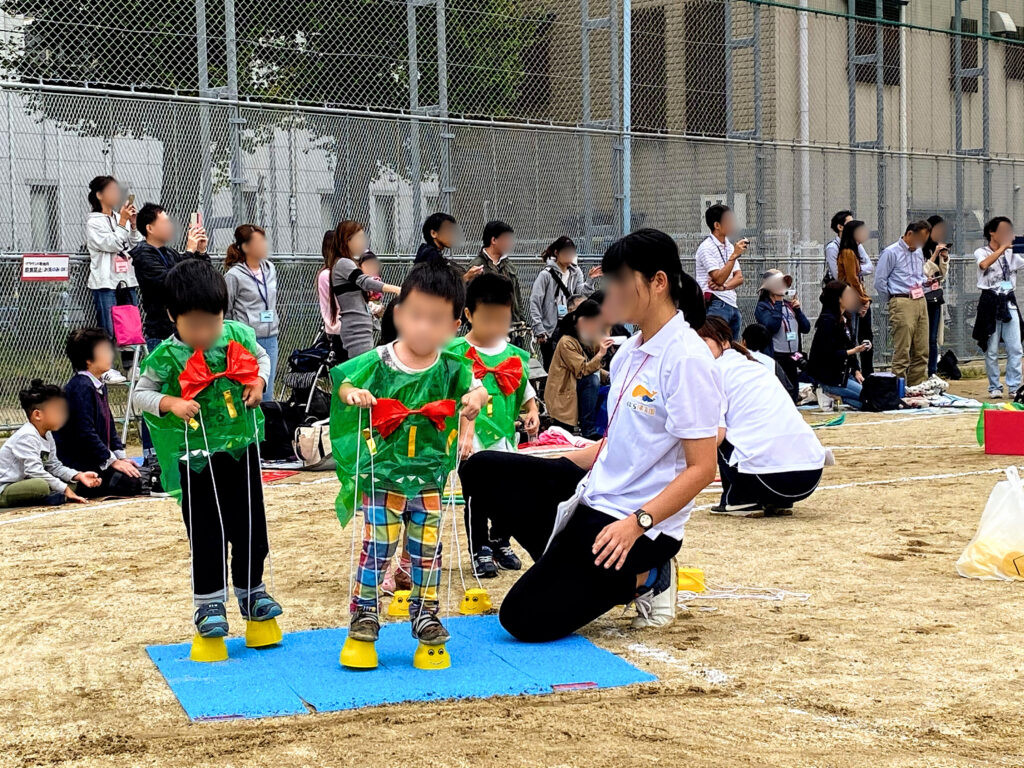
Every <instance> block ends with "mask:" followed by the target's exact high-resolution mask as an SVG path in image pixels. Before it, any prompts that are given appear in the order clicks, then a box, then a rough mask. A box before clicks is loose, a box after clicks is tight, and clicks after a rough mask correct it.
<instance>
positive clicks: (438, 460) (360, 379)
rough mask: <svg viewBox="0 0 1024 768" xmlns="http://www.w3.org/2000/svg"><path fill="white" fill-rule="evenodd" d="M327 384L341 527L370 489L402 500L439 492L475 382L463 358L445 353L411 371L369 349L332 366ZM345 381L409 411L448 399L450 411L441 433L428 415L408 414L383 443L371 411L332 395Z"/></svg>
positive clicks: (451, 462)
mask: <svg viewBox="0 0 1024 768" xmlns="http://www.w3.org/2000/svg"><path fill="white" fill-rule="evenodd" d="M331 380H332V382H333V387H334V392H333V395H332V397H331V446H332V449H333V453H334V460H335V464H336V465H337V468H338V480H340V481H341V490H340V491H339V492H338V497H337V499H336V501H335V511H336V512H337V514H338V520H339V521H340V522H341V524H342V526H344V525H347V524H348V521H349V520H351V519H352V515H353V514H354V512H355V507H356V505H357V504H358V503H360V502H359V500H358V499H357V496H358V495H360V494H363V493H369V492H371V491H372V490H373V489H374V488H376V489H378V490H387V491H396V492H398V493H402V494H404V495H406V496H415V495H417V494H419V493H422V492H423V491H428V490H440V489H441V487H442V486H443V485H444V482H445V479H446V478H447V477H448V473H449V472H451V471H452V470H453V469H454V468H455V464H456V461H457V459H458V445H457V444H456V440H457V437H458V431H459V413H458V409H459V408H460V407H461V400H462V396H463V395H465V394H466V393H467V392H468V391H469V388H470V386H471V384H472V383H473V374H472V372H471V371H470V367H469V361H468V360H466V359H465V358H461V357H458V356H457V355H453V354H452V353H450V352H448V351H443V352H441V355H440V357H439V359H438V361H437V362H436V363H435V364H434V365H433V366H431V367H430V368H429V369H427V370H426V371H422V372H419V373H414V374H410V373H406V372H404V371H400V370H396V369H394V368H391V367H389V366H387V365H385V364H384V362H383V361H382V360H381V359H380V353H379V352H378V351H377V349H371V350H370V351H369V352H365V353H363V354H361V355H359V356H358V357H354V358H352V359H351V360H348V361H346V362H344V363H342V364H341V365H339V366H336V367H335V368H334V369H333V370H332V371H331ZM346 381H347V382H350V383H351V384H352V385H353V386H355V387H358V388H359V389H366V390H369V391H370V392H371V393H372V394H373V396H374V397H377V398H382V397H386V398H392V399H394V400H398V401H399V402H400V403H402V404H403V405H404V406H405V407H406V408H409V409H416V408H420V407H422V406H424V405H426V404H427V403H430V402H434V401H435V400H454V401H455V407H456V413H455V415H454V416H452V417H450V418H448V419H446V421H445V428H444V429H443V430H439V429H437V427H436V426H435V425H434V424H433V423H432V422H431V421H430V420H429V419H428V418H427V417H425V416H422V415H420V414H411V415H409V416H408V417H406V419H405V421H404V422H402V425H401V426H400V427H399V428H398V429H396V430H395V431H394V432H393V433H391V434H390V435H388V437H387V438H384V437H382V436H381V435H380V433H379V432H377V431H376V430H374V429H371V427H370V411H369V410H367V409H365V408H357V407H355V406H351V405H346V404H345V403H343V402H342V401H341V399H340V398H339V397H338V388H339V387H340V386H341V385H342V384H343V383H345V382H346ZM357 452H358V456H359V466H358V471H357V467H356V455H357Z"/></svg>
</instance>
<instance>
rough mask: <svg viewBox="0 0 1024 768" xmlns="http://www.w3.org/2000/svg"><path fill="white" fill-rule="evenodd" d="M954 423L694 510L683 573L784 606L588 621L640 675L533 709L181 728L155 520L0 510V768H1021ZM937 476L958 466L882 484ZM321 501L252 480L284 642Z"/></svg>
mask: <svg viewBox="0 0 1024 768" xmlns="http://www.w3.org/2000/svg"><path fill="white" fill-rule="evenodd" d="M962 384H963V385H962V386H959V387H958V388H957V391H958V392H961V393H973V394H978V393H979V392H980V391H982V390H983V389H984V386H983V384H984V383H983V382H977V381H969V382H963V383H962ZM910 415H912V414H910ZM807 418H808V419H809V420H810V421H812V422H817V421H821V420H823V419H824V418H825V417H824V416H822V415H820V414H808V416H807ZM975 418H976V416H975V415H974V414H957V415H950V416H943V417H941V418H917V419H909V420H908V419H907V417H905V416H880V415H877V414H855V415H851V416H849V417H848V420H847V424H846V425H845V426H842V427H839V428H834V429H827V430H822V431H821V432H820V433H819V434H820V435H821V437H822V440H823V442H825V443H826V444H828V445H831V446H835V447H837V451H836V454H837V458H838V460H839V465H838V466H836V467H832V468H829V469H828V470H827V472H826V475H825V479H824V481H823V487H822V488H821V489H820V490H819V492H818V493H817V494H816V495H815V496H814V497H812V498H811V499H810V500H809V501H807V502H805V503H803V504H801V505H799V506H798V507H797V513H796V515H795V516H793V517H791V518H780V519H760V520H736V519H722V518H717V517H716V518H712V517H709V515H708V513H707V512H706V511H698V512H695V513H694V516H693V519H692V521H691V523H690V525H689V527H688V528H687V540H686V542H685V545H684V549H683V552H682V554H681V559H682V560H683V561H684V562H685V563H687V564H690V565H696V566H701V567H703V568H704V569H705V570H706V572H707V577H708V579H709V581H711V582H714V583H716V584H721V585H747V586H760V587H774V588H785V589H789V590H794V591H798V592H805V593H808V594H809V599H807V600H806V601H805V602H802V601H800V600H798V599H792V598H791V599H786V600H783V601H778V602H769V601H754V600H703V601H692V602H691V603H690V610H688V611H685V612H683V613H682V615H681V616H680V619H679V620H678V621H677V622H676V623H675V624H674V625H673V626H671V627H669V628H667V629H664V630H644V631H631V630H629V629H628V621H627V619H626V618H624V617H622V616H620V615H618V614H610V615H608V616H606V617H604V618H603V619H602V620H600V621H598V622H595V623H594V624H593V625H591V626H589V627H587V628H586V630H585V634H586V635H587V636H588V637H590V638H591V639H592V640H593V641H594V642H596V643H598V644H600V645H601V646H604V647H606V648H609V649H611V650H612V651H614V652H616V653H618V654H621V655H622V656H624V657H625V658H627V659H629V660H630V661H631V662H633V663H635V664H637V665H638V666H640V667H642V668H644V669H647V670H649V671H651V672H652V673H654V674H656V675H657V676H658V678H659V680H658V681H657V682H655V683H651V684H645V685H640V686H633V687H628V688H620V689H612V690H605V691H583V692H575V693H561V694H555V695H551V696H543V697H522V698H496V699H490V700H482V701H462V702H444V703H434V704H406V705H399V706H386V707H378V708H373V709H367V710H363V711H357V712H343V713H325V714H313V715H306V716H301V717H292V718H277V719H268V720H262V721H235V722H220V723H199V724H192V723H190V722H189V721H188V719H187V718H186V717H185V715H184V713H183V712H182V710H181V708H180V707H179V706H178V704H177V701H176V699H175V698H174V696H173V695H172V694H171V692H170V690H169V688H168V687H167V685H166V684H165V683H164V680H163V678H162V677H161V676H160V674H159V673H158V672H157V670H156V668H155V667H154V666H153V665H152V664H151V663H150V661H149V659H148V657H147V656H146V654H145V646H146V645H149V644H154V643H168V642H180V641H184V640H187V639H188V638H189V636H190V626H189V614H190V606H189V599H188V576H187V558H188V547H187V544H186V541H185V537H184V532H183V527H182V523H181V520H180V517H179V513H178V510H177V507H176V506H175V505H174V504H173V503H172V502H169V501H147V502H142V503H138V502H136V503H128V504H124V505H121V506H115V507H108V508H104V509H96V508H94V507H75V508H65V509H61V510H60V512H61V513H60V514H52V515H47V516H44V517H31V516H32V515H33V514H34V513H38V512H40V510H35V511H25V510H17V511H4V512H3V513H2V515H0V523H8V524H4V525H0V587H2V592H0V593H2V594H3V596H4V598H5V602H6V606H5V609H4V611H3V620H2V622H0V623H2V626H3V649H2V651H0V765H3V766H36V765H39V766H44V765H45V766H49V765H62V766H150V765H153V766H156V765H159V766H192V765H199V764H202V765H224V766H274V768H290V767H291V766H306V765H310V766H314V765H331V766H335V765H405V764H426V765H431V766H470V765H472V766H476V765H482V764H484V763H492V764H495V765H522V766H556V765H557V766H593V765H600V766H604V765H615V766H632V765H649V764H666V765H673V766H737V765H742V766H785V767H787V768H793V767H794V766H837V767H838V766H864V765H868V764H875V765H885V766H992V765H1006V766H1017V765H1021V764H1022V763H1024V733H1022V729H1024V718H1022V717H1021V702H1022V699H1021V692H1020V683H1019V681H1020V678H1021V673H1022V669H1024V651H1022V650H1021V647H1022V642H1021V638H1022V635H1021V627H1022V626H1024V608H1022V602H1021V599H1020V598H1021V589H1022V587H1021V585H1020V584H1008V583H989V582H978V581H968V580H966V579H962V578H959V577H958V576H957V575H956V573H955V572H954V570H953V563H954V562H955V560H956V558H957V557H958V555H959V553H960V552H961V550H962V548H963V547H964V545H965V544H966V542H967V541H968V540H969V539H970V537H971V536H972V534H973V532H974V529H975V527H976V525H977V522H978V518H979V516H980V513H981V510H982V507H983V506H984V503H985V500H986V498H987V496H988V494H989V491H990V490H991V488H992V486H993V484H994V483H995V482H996V481H997V480H998V479H999V475H998V474H993V473H989V472H987V470H993V469H995V470H998V469H999V468H1001V467H1004V466H1005V465H1007V464H1008V463H1011V462H1010V460H1009V459H1006V458H1000V457H990V456H986V455H985V454H983V453H982V451H981V449H979V448H978V447H977V446H976V445H972V443H973V442H974V424H975ZM881 446H888V447H890V450H886V451H879V450H869V448H874V447H881ZM947 473H977V474H967V475H965V476H962V477H955V478H944V479H933V480H927V479H914V480H907V481H900V480H899V479H900V478H922V477H925V476H929V475H939V474H947ZM296 479H299V480H302V479H306V480H308V479H312V478H311V477H310V476H305V477H301V476H300V477H299V478H292V480H296ZM883 479H884V480H893V482H887V483H883V484H872V485H853V486H852V487H838V488H837V487H834V486H841V485H844V484H847V483H864V482H869V481H876V480H883ZM335 488H336V485H335V484H334V483H333V482H327V483H320V484H311V485H288V486H281V485H277V486H271V487H270V488H269V489H268V492H267V496H268V517H269V520H270V526H271V540H272V544H273V548H274V552H275V565H276V569H275V571H276V572H275V577H276V595H277V596H278V597H279V598H280V599H281V601H282V602H283V604H284V606H285V610H286V613H285V615H284V616H283V617H282V619H281V624H282V626H283V628H284V629H285V631H291V630H299V629H307V628H315V627H331V626H340V625H343V624H344V623H345V621H346V596H345V593H346V589H347V584H348V562H349V533H348V532H345V533H343V532H342V531H341V530H340V528H339V526H338V524H337V521H336V519H335V518H334V514H333V511H332V496H333V493H334V490H335ZM713 500H714V496H713V495H703V496H702V497H701V498H700V499H699V501H698V503H700V504H707V503H710V502H712V501H713ZM513 579H514V576H513V575H511V574H503V575H502V576H501V577H500V578H499V579H497V580H495V581H493V582H491V583H490V584H488V586H489V587H490V591H491V594H492V596H493V597H494V598H496V599H498V598H500V596H501V595H502V594H503V592H504V591H505V590H506V589H507V588H508V587H509V585H510V584H511V582H512V581H513ZM457 597H458V596H457V595H456V598H457ZM557 597H559V598H560V599H569V600H571V599H572V596H571V595H566V596H557ZM453 607H454V606H453ZM230 615H231V618H232V619H233V621H234V624H235V630H236V632H237V631H238V630H239V629H240V628H241V621H240V620H239V619H238V618H237V613H235V612H234V609H232V612H231V614H230ZM456 663H458V660H457V659H456Z"/></svg>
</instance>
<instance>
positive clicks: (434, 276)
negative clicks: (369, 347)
mask: <svg viewBox="0 0 1024 768" xmlns="http://www.w3.org/2000/svg"><path fill="white" fill-rule="evenodd" d="M479 279H480V278H477V280H479ZM413 291H416V292H417V293H423V294H426V295H427V296H436V297H437V298H439V299H444V300H445V301H447V302H449V303H450V304H451V305H452V318H453V319H455V320H458V319H459V318H461V317H462V308H463V307H464V306H465V304H466V286H465V283H463V281H462V275H460V274H459V273H458V271H456V269H455V268H454V267H452V265H451V264H449V263H448V262H447V261H444V262H441V261H438V262H424V263H422V264H417V265H416V266H415V267H413V269H412V271H411V272H410V273H409V276H408V277H407V278H405V282H404V283H402V292H401V293H399V294H398V303H399V304H401V303H402V302H403V301H405V300H406V299H407V298H408V296H409V294H410V293H412V292H413ZM226 301H227V295H226V293H225V302H226Z"/></svg>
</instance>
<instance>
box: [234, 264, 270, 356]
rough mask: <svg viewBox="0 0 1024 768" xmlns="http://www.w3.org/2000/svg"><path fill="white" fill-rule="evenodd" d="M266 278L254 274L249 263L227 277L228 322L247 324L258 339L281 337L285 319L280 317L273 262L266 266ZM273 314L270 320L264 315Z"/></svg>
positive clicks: (235, 266) (236, 266) (264, 274)
mask: <svg viewBox="0 0 1024 768" xmlns="http://www.w3.org/2000/svg"><path fill="white" fill-rule="evenodd" d="M261 268H262V276H258V275H254V274H253V273H252V272H251V271H250V270H249V266H248V265H247V264H235V265H234V266H232V267H231V269H229V270H228V271H227V274H226V275H224V282H226V283H227V284H228V311H227V314H225V315H224V319H225V320H237V321H238V322H240V323H245V324H246V325H248V326H249V327H250V328H252V329H253V330H254V331H256V338H258V339H265V338H267V337H269V336H277V331H278V326H279V324H280V321H281V318H280V317H278V314H277V270H276V269H275V268H274V265H273V264H272V263H271V262H270V260H269V259H267V260H265V261H264V262H263V263H262V265H261ZM267 312H269V313H270V315H269V317H270V318H271V319H270V320H269V321H267V320H266V319H265V315H264V313H267Z"/></svg>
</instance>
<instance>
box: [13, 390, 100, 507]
mask: <svg viewBox="0 0 1024 768" xmlns="http://www.w3.org/2000/svg"><path fill="white" fill-rule="evenodd" d="M18 399H19V400H20V401H21V407H22V408H23V409H24V411H25V416H26V417H27V418H28V421H27V422H26V423H25V425H24V426H22V427H21V428H20V429H19V430H18V431H17V432H15V433H14V434H13V435H11V436H10V437H9V438H7V442H5V443H4V444H3V447H2V448H0V507H31V506H34V505H37V504H52V505H56V504H63V503H64V502H65V501H77V502H84V501H85V499H84V498H82V497H81V496H79V495H78V494H77V493H76V492H75V491H76V484H77V485H78V486H79V487H82V486H84V487H88V488H95V487H97V486H99V484H100V478H99V477H98V476H97V474H96V473H95V472H79V471H78V470H77V469H71V467H65V466H64V465H63V464H61V462H60V459H58V458H57V445H56V443H54V440H53V434H52V433H53V431H54V430H58V429H60V428H61V427H63V426H64V422H66V421H67V420H68V404H67V401H66V400H65V399H64V393H63V392H61V390H60V387H58V386H56V385H55V384H43V382H42V381H41V380H39V379H35V380H34V381H33V382H32V385H31V386H30V387H29V388H28V389H23V390H21V392H19V393H18Z"/></svg>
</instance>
